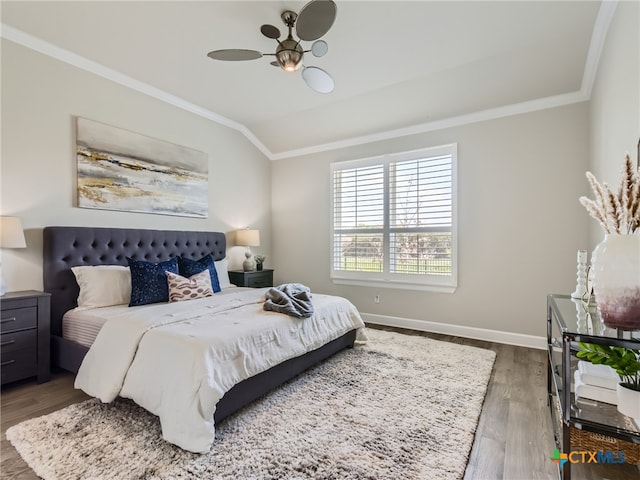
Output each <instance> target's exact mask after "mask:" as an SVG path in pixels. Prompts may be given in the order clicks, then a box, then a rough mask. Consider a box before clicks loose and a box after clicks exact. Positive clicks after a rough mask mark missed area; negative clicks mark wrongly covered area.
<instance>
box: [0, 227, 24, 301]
mask: <svg viewBox="0 0 640 480" xmlns="http://www.w3.org/2000/svg"><path fill="white" fill-rule="evenodd" d="M26 246H27V242H26V241H25V239H24V230H23V229H22V222H21V221H20V219H19V218H18V217H6V216H4V215H3V216H0V248H26ZM0 269H1V259H0ZM6 291H7V289H6V284H5V283H4V279H3V278H2V274H1V273H0V295H4V294H5V293H6Z"/></svg>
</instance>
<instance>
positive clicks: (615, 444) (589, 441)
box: [571, 427, 640, 465]
mask: <svg viewBox="0 0 640 480" xmlns="http://www.w3.org/2000/svg"><path fill="white" fill-rule="evenodd" d="M571 449H572V450H587V451H590V452H593V451H611V452H624V460H625V462H626V463H630V464H631V465H638V464H640V445H638V444H635V443H631V442H627V441H626V440H621V439H619V438H615V437H609V436H607V435H601V434H599V433H594V432H587V431H585V430H579V429H577V428H573V427H571Z"/></svg>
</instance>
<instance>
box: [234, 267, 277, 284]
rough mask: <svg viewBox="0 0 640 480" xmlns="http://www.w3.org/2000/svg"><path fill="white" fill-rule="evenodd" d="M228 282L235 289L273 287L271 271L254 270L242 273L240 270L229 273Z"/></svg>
mask: <svg viewBox="0 0 640 480" xmlns="http://www.w3.org/2000/svg"><path fill="white" fill-rule="evenodd" d="M229 280H230V281H231V283H233V284H234V285H235V286H237V287H251V288H260V287H273V270H269V269H266V268H265V269H264V270H255V271H253V272H243V271H242V270H231V271H229Z"/></svg>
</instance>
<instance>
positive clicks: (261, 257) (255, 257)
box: [253, 255, 267, 270]
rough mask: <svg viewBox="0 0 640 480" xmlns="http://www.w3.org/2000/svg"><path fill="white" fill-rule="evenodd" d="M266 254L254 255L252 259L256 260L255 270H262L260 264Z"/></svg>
mask: <svg viewBox="0 0 640 480" xmlns="http://www.w3.org/2000/svg"><path fill="white" fill-rule="evenodd" d="M266 258H267V256H266V255H254V256H253V259H254V260H255V261H256V270H262V264H263V263H264V261H265V260H266Z"/></svg>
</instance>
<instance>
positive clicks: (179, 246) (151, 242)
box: [43, 227, 226, 336]
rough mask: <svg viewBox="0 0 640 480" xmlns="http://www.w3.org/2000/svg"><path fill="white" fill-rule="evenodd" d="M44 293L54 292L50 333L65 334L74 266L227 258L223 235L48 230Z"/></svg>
mask: <svg viewBox="0 0 640 480" xmlns="http://www.w3.org/2000/svg"><path fill="white" fill-rule="evenodd" d="M43 236H44V239H43V240H44V246H43V280H44V291H45V292H48V293H50V294H51V334H52V335H57V336H61V335H62V316H63V315H64V314H65V312H67V311H68V310H70V309H72V308H74V307H76V300H77V298H78V293H79V287H78V284H77V283H76V279H75V276H74V275H73V272H72V271H71V267H75V266H77V265H127V258H126V257H131V258H134V259H136V260H147V261H150V262H160V261H164V260H168V259H169V258H172V257H179V256H185V257H188V258H192V259H194V260H198V259H200V258H202V257H203V256H205V255H207V254H212V255H213V258H214V260H222V259H223V258H225V256H226V237H225V235H224V233H221V232H189V231H171V230H141V229H129V228H94V227H46V228H45V229H44V231H43Z"/></svg>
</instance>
